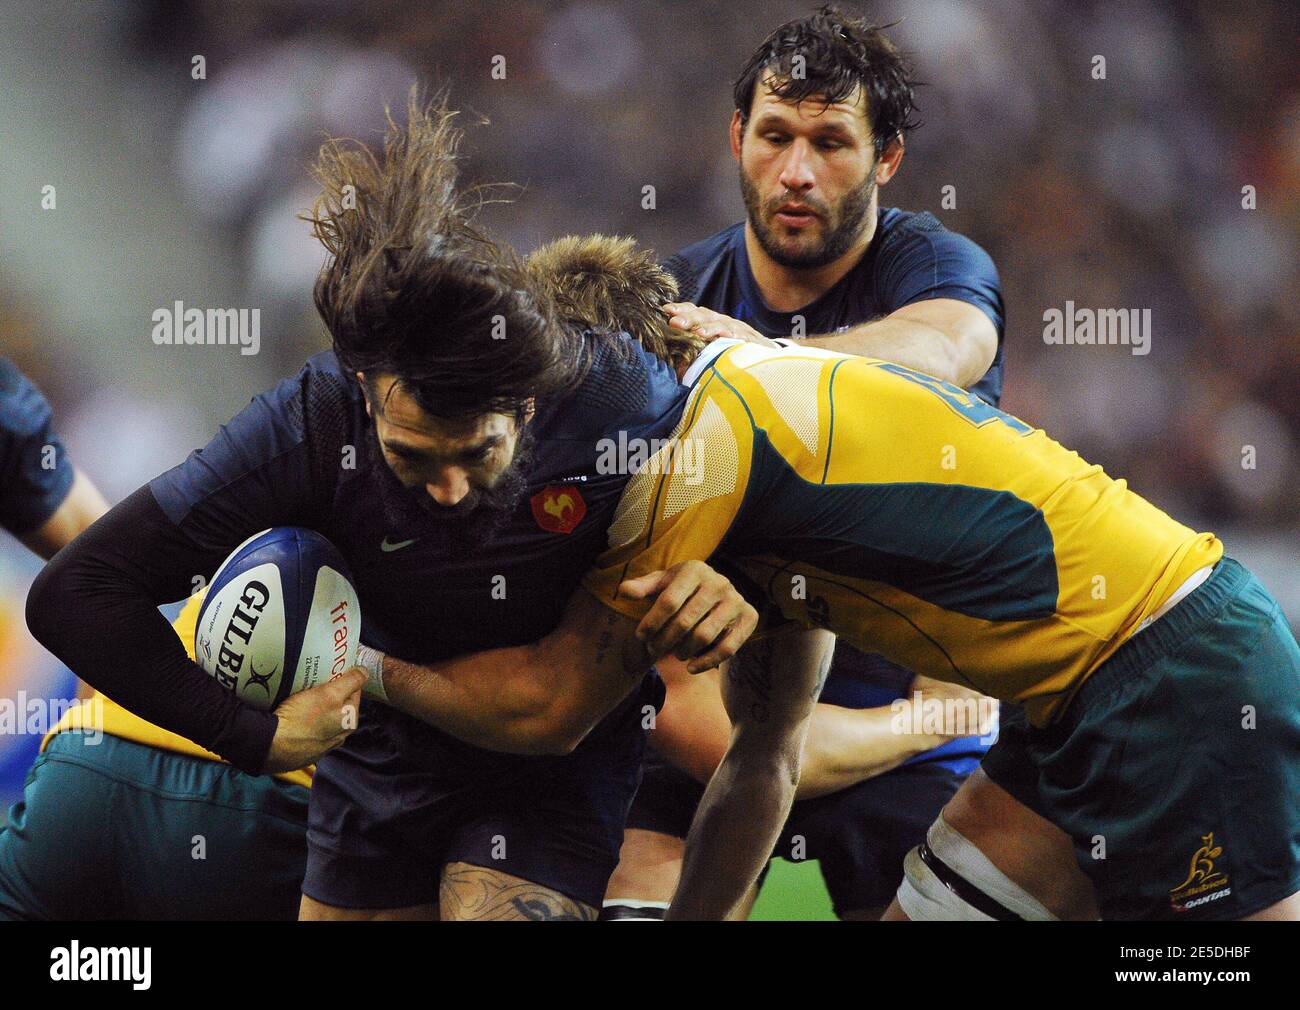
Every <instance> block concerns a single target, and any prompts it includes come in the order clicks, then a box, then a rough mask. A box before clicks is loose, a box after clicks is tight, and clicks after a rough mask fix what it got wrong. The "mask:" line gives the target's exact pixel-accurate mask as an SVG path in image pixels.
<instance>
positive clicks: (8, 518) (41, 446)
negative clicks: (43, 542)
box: [0, 358, 73, 535]
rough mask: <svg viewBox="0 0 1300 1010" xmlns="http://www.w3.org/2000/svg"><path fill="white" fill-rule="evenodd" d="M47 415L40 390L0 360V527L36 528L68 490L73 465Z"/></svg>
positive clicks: (21, 530) (17, 530) (17, 531)
mask: <svg viewBox="0 0 1300 1010" xmlns="http://www.w3.org/2000/svg"><path fill="white" fill-rule="evenodd" d="M52 417H53V414H52V412H51V410H50V405H49V403H47V402H46V400H45V397H44V396H42V395H41V392H40V390H38V389H37V388H36V387H35V386H34V385H33V384H32V382H31V380H29V379H28V378H27V377H26V376H25V375H23V373H22V372H20V371H19V370H18V369H17V367H15V366H14V365H13V363H12V362H10V361H7V360H6V359H4V358H0V526H3V527H4V528H5V529H7V530H8V531H9V532H10V533H14V534H18V535H22V534H24V533H29V532H31V531H32V530H34V529H36V528H37V527H39V526H41V525H42V524H43V523H44V522H45V521H46V520H48V519H49V518H50V517H51V516H52V515H54V513H55V512H57V511H58V508H59V506H60V505H62V504H63V500H64V499H65V498H67V496H68V491H69V490H70V489H71V488H72V479H73V469H72V464H71V463H70V462H69V460H68V456H67V453H66V452H65V451H64V449H63V443H62V442H60V441H59V439H58V436H56V435H55V434H54V429H53V425H52Z"/></svg>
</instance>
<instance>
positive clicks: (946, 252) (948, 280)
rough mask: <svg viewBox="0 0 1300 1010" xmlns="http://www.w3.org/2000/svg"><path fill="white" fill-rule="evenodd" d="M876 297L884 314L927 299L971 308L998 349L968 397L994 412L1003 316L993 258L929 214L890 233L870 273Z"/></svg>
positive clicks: (999, 389)
mask: <svg viewBox="0 0 1300 1010" xmlns="http://www.w3.org/2000/svg"><path fill="white" fill-rule="evenodd" d="M875 284H876V295H877V298H878V299H879V304H880V306H881V309H882V310H883V312H884V313H885V314H889V313H890V312H894V311H896V310H898V309H901V308H902V307H903V306H904V305H912V304H914V303H916V302H923V301H928V300H929V299H931V298H953V299H956V300H957V301H959V302H966V303H967V304H969V305H974V306H975V307H976V308H977V309H979V310H980V311H982V312H983V313H984V314H985V315H987V316H988V317H989V319H990V320H992V322H993V328H994V329H995V330H996V331H997V335H998V348H997V352H996V353H995V354H994V356H993V363H992V364H991V365H990V366H989V369H988V371H987V372H985V373H984V376H983V377H982V378H981V379H980V380H979V382H977V383H975V385H973V386H971V387H970V391H971V392H972V393H975V394H976V395H978V396H980V397H982V398H983V399H985V400H987V401H988V402H989V403H991V404H993V406H995V407H996V406H997V405H998V403H999V402H1000V401H1001V399H1002V367H1003V365H1002V338H1003V334H1004V332H1005V330H1006V310H1005V308H1004V305H1003V302H1002V282H1001V281H1000V280H999V278H998V270H997V267H995V266H994V265H993V258H992V257H991V256H989V254H988V253H986V252H985V251H984V250H983V249H981V248H980V247H979V246H978V245H976V244H975V243H974V242H972V241H971V240H970V239H968V238H966V236H964V235H958V234H957V233H956V232H951V231H948V230H947V229H946V228H944V227H943V226H942V225H941V224H939V222H938V221H937V220H936V219H935V218H934V217H933V216H932V215H930V214H916V215H914V216H913V217H912V218H911V219H910V220H909V221H908V222H907V223H906V224H904V225H903V226H901V227H899V228H897V229H895V230H894V231H893V232H892V233H891V234H890V236H889V241H888V242H886V243H885V245H884V247H883V248H882V249H881V251H880V256H879V258H878V259H877V262H876V268H875Z"/></svg>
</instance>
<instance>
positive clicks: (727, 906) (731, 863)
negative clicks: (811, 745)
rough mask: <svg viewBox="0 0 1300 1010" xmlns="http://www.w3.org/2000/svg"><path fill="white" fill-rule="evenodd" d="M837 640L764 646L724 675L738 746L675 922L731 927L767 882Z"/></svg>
mask: <svg viewBox="0 0 1300 1010" xmlns="http://www.w3.org/2000/svg"><path fill="white" fill-rule="evenodd" d="M828 637H829V636H807V635H798V634H797V635H790V636H784V635H783V636H776V637H773V638H768V639H764V640H762V641H759V642H754V643H752V644H750V645H749V646H748V647H747V648H746V649H743V650H741V652H740V653H739V654H737V656H736V658H735V659H734V660H732V662H731V664H730V666H729V667H728V669H727V670H726V672H725V673H724V676H723V698H724V700H725V702H726V706H727V714H728V715H729V717H730V718H731V724H732V731H731V741H730V743H729V744H728V746H727V752H726V754H725V756H724V757H723V759H722V763H721V764H720V765H719V766H718V770H717V771H716V772H715V773H714V775H713V778H712V779H710V780H709V784H708V787H707V788H706V789H705V790H704V796H703V798H702V799H701V800H700V806H699V808H698V810H697V811H696V813H695V820H694V821H692V823H691V830H690V834H689V835H688V836H687V838H686V854H685V856H684V857H683V860H682V877H681V882H680V883H679V884H678V887H677V893H676V895H674V897H673V902H672V905H671V906H670V908H669V910H668V916H667V917H668V918H669V919H726V918H729V917H731V916H732V915H733V914H734V913H735V911H736V910H737V908H738V907H739V906H740V903H741V901H742V900H743V899H744V898H745V896H746V894H747V893H748V892H749V890H750V888H752V887H753V886H754V883H755V881H757V880H758V875H759V873H760V872H761V871H762V869H763V866H764V865H765V864H766V862H767V859H768V857H769V856H770V855H771V853H772V847H773V846H774V845H775V844H776V841H777V838H778V837H779V836H780V832H781V827H782V825H783V824H784V823H785V820H786V817H787V816H788V815H789V813H790V805H791V803H793V802H794V796H795V790H796V788H797V786H798V783H799V756H800V753H801V751H802V750H803V742H804V737H805V735H806V733H807V731H808V724H809V722H810V721H811V718H812V712H813V708H814V706H815V705H816V702H817V697H818V695H820V694H821V689H822V684H823V683H824V682H825V678H826V673H827V671H828V670H829V669H830V649H829V648H828V642H827V638H828ZM810 649H811V650H814V651H815V654H814V655H810V654H809V651H808V650H810ZM816 655H820V662H819V661H818V660H817V658H816Z"/></svg>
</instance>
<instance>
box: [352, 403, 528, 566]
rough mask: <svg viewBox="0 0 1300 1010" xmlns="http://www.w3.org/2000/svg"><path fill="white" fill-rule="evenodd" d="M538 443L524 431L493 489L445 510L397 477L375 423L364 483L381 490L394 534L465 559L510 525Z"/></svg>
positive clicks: (478, 490) (482, 490)
mask: <svg viewBox="0 0 1300 1010" xmlns="http://www.w3.org/2000/svg"><path fill="white" fill-rule="evenodd" d="M535 442H536V439H535V438H534V437H533V435H532V433H531V432H530V431H529V430H528V429H527V428H524V430H523V431H521V432H520V433H519V440H518V442H517V443H516V445H515V455H514V459H512V460H511V461H510V466H509V468H508V469H507V470H506V471H505V473H503V474H502V475H501V476H500V477H499V478H498V479H497V482H496V484H495V485H493V486H492V487H490V488H475V489H473V490H472V491H471V492H470V493H469V495H467V496H466V498H465V499H464V500H463V501H461V502H460V503H459V504H456V505H439V504H438V503H437V502H435V501H434V500H433V499H432V498H430V497H429V493H428V492H427V491H425V489H424V488H423V487H419V488H408V487H407V486H406V485H405V484H403V483H402V482H401V481H400V480H398V479H397V476H396V475H395V474H394V473H393V471H392V469H391V468H390V467H389V466H388V463H387V462H386V461H385V460H384V456H383V452H382V451H381V450H380V448H379V436H378V435H377V434H376V432H375V427H374V425H373V424H371V425H368V426H367V428H366V439H365V443H364V450H365V451H364V460H363V465H364V466H365V468H366V473H365V477H364V479H366V480H369V481H370V482H371V484H372V486H374V487H377V488H378V490H379V502H380V508H381V509H382V510H383V514H384V521H385V522H386V523H387V524H388V526H389V532H390V535H392V536H393V537H401V538H402V539H403V540H423V541H426V543H427V542H428V541H434V542H436V543H439V544H441V546H442V547H443V549H444V550H445V551H447V552H448V553H449V554H464V553H468V552H470V551H473V550H476V549H478V548H480V547H482V546H483V545H484V544H486V543H487V542H488V541H490V540H491V539H492V538H493V537H495V536H496V534H497V533H498V532H499V531H500V530H501V528H502V527H504V526H505V525H506V523H508V522H509V521H510V517H511V516H512V515H513V514H514V512H515V509H516V508H518V507H519V503H520V501H522V500H523V497H524V495H525V494H526V493H527V491H528V478H527V477H526V476H525V475H526V473H527V471H528V469H529V467H530V465H531V463H532V460H533V447H534V444H535Z"/></svg>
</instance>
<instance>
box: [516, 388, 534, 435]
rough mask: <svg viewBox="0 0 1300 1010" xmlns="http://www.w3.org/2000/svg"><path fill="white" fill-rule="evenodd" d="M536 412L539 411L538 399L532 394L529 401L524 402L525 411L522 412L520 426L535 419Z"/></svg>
mask: <svg viewBox="0 0 1300 1010" xmlns="http://www.w3.org/2000/svg"><path fill="white" fill-rule="evenodd" d="M536 413H537V401H536V400H535V399H534V398H533V397H531V396H530V397H529V398H528V400H527V402H525V403H524V409H523V413H522V414H521V416H520V420H519V427H521V428H522V427H523V426H524V425H525V424H527V423H528V422H529V421H531V420H532V419H533V415H534V414H536Z"/></svg>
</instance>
